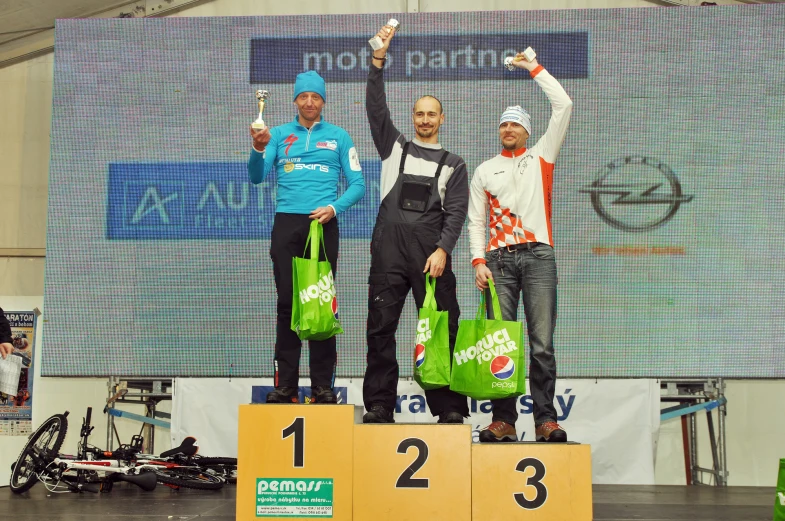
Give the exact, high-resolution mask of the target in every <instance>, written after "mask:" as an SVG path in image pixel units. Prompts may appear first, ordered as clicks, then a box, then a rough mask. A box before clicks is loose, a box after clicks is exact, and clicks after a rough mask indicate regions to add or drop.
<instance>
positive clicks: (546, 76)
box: [512, 54, 572, 164]
mask: <svg viewBox="0 0 785 521" xmlns="http://www.w3.org/2000/svg"><path fill="white" fill-rule="evenodd" d="M512 63H513V65H515V66H516V67H518V68H521V69H526V70H528V71H529V74H531V77H532V78H534V81H535V82H537V85H539V86H540V88H541V89H542V90H543V92H544V93H545V95H546V96H548V101H550V102H551V119H550V121H549V122H548V129H547V130H546V131H545V134H544V135H543V136H542V138H540V140H539V141H538V142H537V146H538V147H539V148H540V152H539V153H540V156H541V157H542V158H543V159H544V160H545V161H547V162H548V163H551V164H553V163H555V162H556V158H557V157H558V155H559V150H561V146H562V144H563V143H564V138H565V137H566V136H567V128H568V127H569V126H570V116H571V115H572V100H571V99H570V96H569V95H568V94H567V92H566V91H565V90H564V88H563V87H562V86H561V84H560V83H559V82H558V80H556V78H554V77H553V76H551V74H550V73H549V72H548V71H546V70H545V68H544V67H543V66H542V65H540V64H539V63H537V59H536V58H535V59H534V60H532V61H530V62H529V61H526V58H524V57H523V54H518V55H517V56H516V57H515V59H514V60H513V62H512Z"/></svg>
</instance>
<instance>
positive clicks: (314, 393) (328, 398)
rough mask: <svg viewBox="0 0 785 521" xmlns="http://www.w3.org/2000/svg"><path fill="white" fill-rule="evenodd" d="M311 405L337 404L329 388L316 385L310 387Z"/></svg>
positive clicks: (336, 399)
mask: <svg viewBox="0 0 785 521" xmlns="http://www.w3.org/2000/svg"><path fill="white" fill-rule="evenodd" d="M311 403H325V404H330V403H338V398H336V397H335V393H334V392H333V390H332V389H331V388H330V387H323V386H321V385H318V386H316V387H311Z"/></svg>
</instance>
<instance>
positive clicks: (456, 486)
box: [354, 423, 472, 521]
mask: <svg viewBox="0 0 785 521" xmlns="http://www.w3.org/2000/svg"><path fill="white" fill-rule="evenodd" d="M471 437H472V433H471V426H469V425H454V424H453V425H450V424H439V425H437V424H412V423H409V424H400V423H399V424H384V425H381V424H376V425H373V424H368V425H357V426H355V430H354V518H355V519H357V520H361V519H362V520H365V521H368V520H373V521H420V520H423V519H433V520H436V519H449V520H450V521H469V520H470V519H471Z"/></svg>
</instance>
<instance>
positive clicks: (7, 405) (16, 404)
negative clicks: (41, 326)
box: [0, 310, 37, 436]
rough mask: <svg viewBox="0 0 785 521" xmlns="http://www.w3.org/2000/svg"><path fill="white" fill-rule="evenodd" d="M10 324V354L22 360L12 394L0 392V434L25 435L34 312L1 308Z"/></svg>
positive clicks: (29, 425)
mask: <svg viewBox="0 0 785 521" xmlns="http://www.w3.org/2000/svg"><path fill="white" fill-rule="evenodd" d="M5 318H7V319H8V322H9V323H10V324H11V337H12V338H13V345H14V354H13V356H18V357H19V358H21V360H22V372H21V374H20V376H19V385H18V386H17V389H16V394H15V395H12V394H10V393H5V392H0V436H27V435H29V434H30V433H31V432H32V411H33V349H34V346H35V322H36V318H37V316H36V313H35V311H32V310H30V311H5Z"/></svg>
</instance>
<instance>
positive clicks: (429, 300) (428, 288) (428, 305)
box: [422, 273, 439, 311]
mask: <svg viewBox="0 0 785 521" xmlns="http://www.w3.org/2000/svg"><path fill="white" fill-rule="evenodd" d="M422 307H423V309H432V310H434V311H439V307H438V306H437V305H436V277H431V274H430V273H426V274H425V300H423V302H422Z"/></svg>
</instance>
